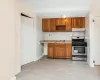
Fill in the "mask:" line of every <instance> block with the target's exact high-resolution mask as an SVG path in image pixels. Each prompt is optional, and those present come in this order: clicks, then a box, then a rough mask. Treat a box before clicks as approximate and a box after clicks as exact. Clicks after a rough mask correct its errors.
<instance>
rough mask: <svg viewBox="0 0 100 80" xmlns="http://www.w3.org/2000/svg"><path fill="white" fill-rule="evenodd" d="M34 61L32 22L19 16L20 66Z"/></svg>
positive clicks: (28, 18) (25, 17) (30, 19)
mask: <svg viewBox="0 0 100 80" xmlns="http://www.w3.org/2000/svg"><path fill="white" fill-rule="evenodd" d="M33 60H34V21H33V19H32V18H30V17H27V16H23V15H21V66H22V65H25V64H27V63H30V62H32V61H33Z"/></svg>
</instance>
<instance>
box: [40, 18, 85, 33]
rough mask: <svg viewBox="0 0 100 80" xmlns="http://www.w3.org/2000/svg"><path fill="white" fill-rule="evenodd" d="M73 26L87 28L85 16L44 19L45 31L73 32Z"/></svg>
mask: <svg viewBox="0 0 100 80" xmlns="http://www.w3.org/2000/svg"><path fill="white" fill-rule="evenodd" d="M72 28H85V17H75V18H46V19H42V31H43V32H71V31H72Z"/></svg>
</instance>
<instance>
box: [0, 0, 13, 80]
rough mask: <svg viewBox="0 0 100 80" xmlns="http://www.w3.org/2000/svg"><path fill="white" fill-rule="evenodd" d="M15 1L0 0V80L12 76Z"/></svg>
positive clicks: (5, 79)
mask: <svg viewBox="0 0 100 80" xmlns="http://www.w3.org/2000/svg"><path fill="white" fill-rule="evenodd" d="M14 10H15V0H0V80H11V79H12V77H13V76H14V59H15V15H14V14H15V11H14Z"/></svg>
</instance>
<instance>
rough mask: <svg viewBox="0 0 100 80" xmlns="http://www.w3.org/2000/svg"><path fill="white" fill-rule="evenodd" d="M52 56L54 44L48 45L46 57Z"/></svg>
mask: <svg viewBox="0 0 100 80" xmlns="http://www.w3.org/2000/svg"><path fill="white" fill-rule="evenodd" d="M53 54H54V44H48V57H49V58H53Z"/></svg>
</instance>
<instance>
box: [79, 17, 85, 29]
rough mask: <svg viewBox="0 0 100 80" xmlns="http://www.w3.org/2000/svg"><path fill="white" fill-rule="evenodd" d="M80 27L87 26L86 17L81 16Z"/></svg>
mask: <svg viewBox="0 0 100 80" xmlns="http://www.w3.org/2000/svg"><path fill="white" fill-rule="evenodd" d="M80 28H85V17H82V18H80Z"/></svg>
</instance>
